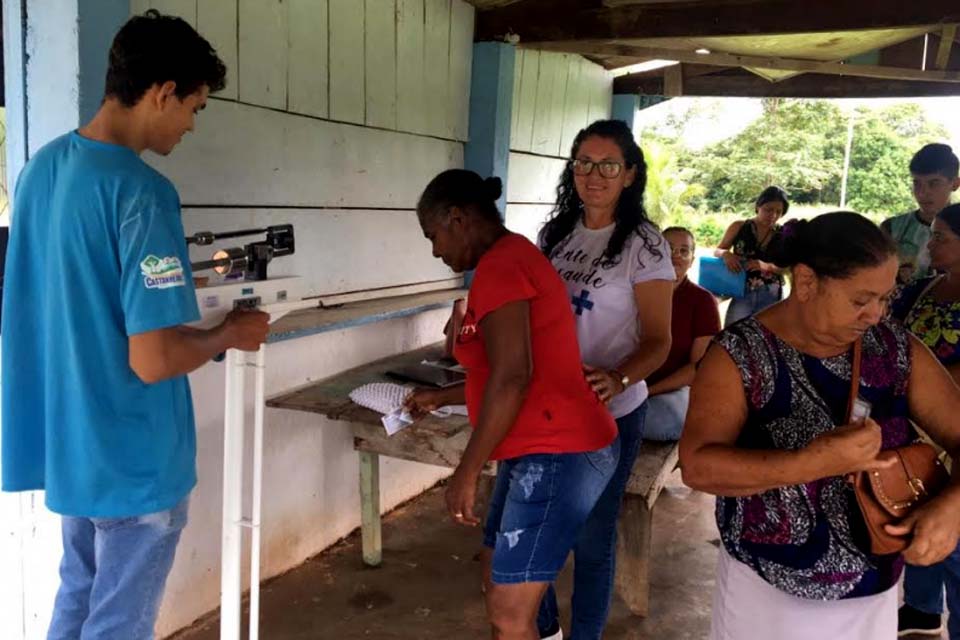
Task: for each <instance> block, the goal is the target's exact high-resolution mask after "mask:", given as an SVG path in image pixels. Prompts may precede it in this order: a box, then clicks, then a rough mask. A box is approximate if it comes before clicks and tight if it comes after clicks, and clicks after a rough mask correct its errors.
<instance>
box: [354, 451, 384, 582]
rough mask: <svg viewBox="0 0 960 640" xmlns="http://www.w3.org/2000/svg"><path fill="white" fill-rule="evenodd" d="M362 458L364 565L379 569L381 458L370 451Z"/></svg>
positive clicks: (363, 453) (381, 557) (381, 556)
mask: <svg viewBox="0 0 960 640" xmlns="http://www.w3.org/2000/svg"><path fill="white" fill-rule="evenodd" d="M357 453H358V454H359V456H360V534H361V537H362V539H363V563H364V564H365V565H367V566H368V567H379V566H380V562H381V561H382V560H383V539H382V537H381V531H380V456H379V455H377V454H376V453H370V452H369V451H359V452H357Z"/></svg>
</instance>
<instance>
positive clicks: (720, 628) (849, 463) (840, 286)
mask: <svg viewBox="0 0 960 640" xmlns="http://www.w3.org/2000/svg"><path fill="white" fill-rule="evenodd" d="M770 255H771V259H772V260H773V261H774V262H775V263H776V264H777V265H779V266H781V267H786V268H789V269H790V270H791V273H792V278H793V280H792V282H793V287H792V291H791V293H790V296H789V297H788V298H787V299H786V300H784V301H782V302H780V303H778V304H775V305H773V306H772V307H769V308H768V309H766V310H764V311H762V312H760V313H759V314H758V315H756V316H754V317H752V318H749V319H747V320H744V321H742V322H739V323H737V324H735V325H733V326H732V327H729V328H728V329H726V330H725V331H723V332H721V333H720V335H718V336H717V338H716V340H715V343H714V345H713V346H712V347H711V348H710V349H709V350H708V352H707V355H706V356H705V358H704V359H703V361H702V363H701V366H700V370H699V371H698V372H697V377H696V379H695V380H694V384H693V388H692V390H691V397H690V408H689V411H688V413H687V422H686V424H685V425H684V429H683V435H682V436H681V439H680V462H681V468H682V470H683V478H684V481H685V482H686V483H687V484H688V485H689V486H691V487H693V488H695V489H700V490H702V491H707V492H709V493H713V494H716V495H717V496H718V498H717V526H718V528H719V530H720V538H721V540H722V542H723V547H722V549H721V550H720V560H719V564H718V568H717V586H716V592H715V597H714V606H713V620H712V626H711V635H710V638H712V639H714V640H760V639H764V640H767V639H769V638H777V639H778V640H810V639H811V638H830V640H893V639H894V638H896V636H897V581H898V579H899V577H900V573H901V571H902V568H903V563H904V561H906V562H910V563H913V564H921V565H930V564H933V563H935V562H939V561H940V560H942V559H943V558H944V557H946V556H947V555H948V554H949V553H950V552H951V551H953V549H954V548H955V547H956V545H957V539H958V535H960V484H957V483H956V482H955V483H953V484H951V485H950V486H949V487H948V488H947V489H945V490H944V491H943V492H942V493H941V494H940V495H939V496H938V497H936V498H934V499H932V500H931V501H930V502H929V503H927V504H926V505H924V506H922V507H920V508H918V509H917V510H916V511H915V512H914V513H913V514H911V516H910V517H908V518H907V519H905V520H904V522H902V523H901V524H900V525H898V526H897V527H892V528H891V529H889V532H890V533H891V534H895V535H904V536H909V537H910V543H909V546H908V547H907V549H906V550H905V551H904V553H903V554H902V555H900V554H891V555H882V556H881V555H876V554H874V553H872V552H871V550H870V543H869V536H868V533H867V530H866V524H865V523H864V520H863V516H862V515H861V513H860V511H859V508H858V507H857V503H856V498H855V496H854V494H853V489H852V487H851V485H850V483H848V482H847V481H846V479H845V476H846V475H847V474H849V473H854V472H857V471H869V470H874V469H878V468H881V467H883V466H886V465H885V463H883V462H882V461H880V460H878V454H879V452H880V451H881V450H886V449H890V448H894V447H899V446H903V445H905V444H908V443H910V442H912V441H913V440H914V439H915V438H916V437H917V434H916V432H915V430H914V428H913V425H912V422H916V423H917V424H919V425H920V426H921V427H922V428H923V429H924V430H926V432H927V433H928V434H929V435H930V436H931V437H932V438H933V439H934V440H935V441H936V442H938V443H939V444H941V445H942V446H943V447H944V448H945V449H947V450H948V451H950V452H951V453H958V452H960V425H957V423H956V419H955V417H956V416H957V415H958V414H960V389H958V388H957V387H956V386H955V385H954V384H953V381H952V380H951V379H950V376H949V375H948V374H947V373H946V371H944V370H943V368H942V367H941V366H940V364H939V363H938V362H937V361H936V359H935V358H934V357H933V356H932V355H931V353H930V351H929V350H928V349H927V348H926V347H925V346H923V344H922V343H921V342H920V341H919V340H917V339H916V338H914V337H912V336H911V335H910V334H908V333H907V332H906V330H904V328H903V327H902V326H900V325H899V324H897V323H894V322H891V321H888V320H886V319H885V315H886V306H887V300H888V298H889V296H890V295H891V293H892V292H893V290H894V286H895V278H896V273H897V258H896V251H895V247H894V245H893V242H892V240H891V239H890V238H889V236H887V235H886V234H884V233H883V232H882V231H881V230H880V229H879V228H878V227H876V226H875V225H874V224H873V223H871V222H870V221H869V220H867V219H866V218H864V217H862V216H860V215H857V214H855V213H846V212H839V213H830V214H826V215H822V216H819V217H817V218H815V219H813V220H811V221H809V222H806V221H794V222H791V223H788V224H787V225H786V226H785V227H784V231H783V233H782V234H781V235H780V238H779V240H777V241H776V242H775V243H774V244H773V245H771V249H770ZM858 340H860V341H862V345H863V347H862V350H863V356H862V370H861V375H860V380H859V387H858V391H857V395H858V396H859V397H860V398H861V399H863V400H866V401H868V402H869V403H870V404H871V405H872V411H871V414H870V417H868V418H866V419H865V420H863V421H858V422H855V423H852V424H844V423H845V421H846V405H847V399H848V396H849V394H850V386H851V375H852V355H851V353H852V351H853V346H854V344H855V343H856V342H857V341H858Z"/></svg>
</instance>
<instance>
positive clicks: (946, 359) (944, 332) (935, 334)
mask: <svg viewBox="0 0 960 640" xmlns="http://www.w3.org/2000/svg"><path fill="white" fill-rule="evenodd" d="M927 249H928V251H929V253H930V266H931V267H932V268H933V269H935V270H936V271H939V272H940V274H939V275H934V276H929V277H926V278H921V279H920V280H917V281H915V282H913V283H911V284H908V285H907V286H906V287H904V288H903V290H902V291H901V292H900V294H899V295H898V296H897V299H896V300H895V301H894V302H893V304H892V305H891V308H890V315H892V316H893V317H894V318H896V319H897V320H900V321H901V322H903V324H904V325H905V326H906V328H907V330H908V331H909V332H910V333H912V334H913V335H915V336H916V337H917V338H919V339H920V341H921V342H923V343H924V344H925V345H927V347H929V348H930V350H931V351H933V354H934V355H935V356H936V357H937V359H938V360H939V361H940V363H941V364H942V365H943V366H944V367H946V369H947V371H948V372H950V375H952V376H953V379H954V380H956V381H958V382H960V205H956V204H955V205H951V206H949V207H947V208H946V209H944V210H943V211H941V212H940V213H939V214H938V215H937V217H936V218H935V219H934V221H933V225H932V226H931V235H930V241H929V242H928V243H927ZM945 585H946V591H947V606H948V607H949V609H950V613H951V615H950V622H949V631H950V638H951V640H960V552H958V551H956V550H955V551H954V552H953V553H952V554H950V556H949V557H948V558H947V559H946V560H944V561H943V562H940V563H938V564H935V565H933V566H930V567H909V566H908V567H907V569H906V571H905V573H904V577H903V600H904V606H903V607H901V608H900V614H899V618H900V620H899V626H900V632H901V633H904V634H905V633H920V634H930V635H937V636H938V637H939V634H940V632H941V631H942V629H943V621H942V619H941V617H942V614H943V591H944V586H945Z"/></svg>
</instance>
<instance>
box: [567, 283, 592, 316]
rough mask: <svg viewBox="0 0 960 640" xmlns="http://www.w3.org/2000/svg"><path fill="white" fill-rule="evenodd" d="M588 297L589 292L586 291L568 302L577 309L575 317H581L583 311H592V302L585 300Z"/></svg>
mask: <svg viewBox="0 0 960 640" xmlns="http://www.w3.org/2000/svg"><path fill="white" fill-rule="evenodd" d="M589 297H590V292H589V291H587V290H586V289H584V290H582V291H581V292H580V295H579V296H577V297H575V298H570V301H571V302H572V303H573V306H575V307H576V308H577V315H578V316H582V315H583V311H584V309H586V310H587V311H590V310H591V309H593V302H592V301H590V300H587V298H589Z"/></svg>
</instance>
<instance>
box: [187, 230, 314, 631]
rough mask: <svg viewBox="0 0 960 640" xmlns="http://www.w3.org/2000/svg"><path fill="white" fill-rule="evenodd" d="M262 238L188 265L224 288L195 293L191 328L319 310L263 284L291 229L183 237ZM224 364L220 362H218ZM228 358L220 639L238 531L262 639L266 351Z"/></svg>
mask: <svg viewBox="0 0 960 640" xmlns="http://www.w3.org/2000/svg"><path fill="white" fill-rule="evenodd" d="M260 234H264V235H265V239H263V240H259V241H256V242H250V243H248V244H246V245H244V247H243V248H240V247H231V248H227V249H221V250H219V251H217V252H216V253H214V255H213V258H212V259H210V260H205V261H200V262H194V263H191V265H190V266H191V268H192V269H193V271H194V272H197V271H207V270H213V271H214V272H215V273H217V274H218V275H219V276H221V277H223V282H221V283H218V284H214V285H211V286H201V287H198V288H197V302H198V304H199V306H200V313H201V320H200V321H199V322H197V323H196V324H195V325H194V326H197V327H200V328H210V327H213V326H216V325H219V324H220V323H221V322H223V320H224V318H225V317H226V315H227V314H228V313H229V312H230V311H231V310H233V309H235V308H246V309H259V310H260V311H264V312H266V313H269V314H270V322H271V324H272V323H273V322H276V321H277V320H279V319H280V318H281V317H283V316H284V315H286V314H288V313H290V312H292V311H299V310H301V309H313V308H317V307H320V306H321V302H320V300H318V299H313V300H301V299H299V298H298V297H295V296H293V295H291V292H294V293H295V294H297V293H300V292H301V291H302V290H301V287H302V284H301V280H300V278H297V277H282V278H269V277H267V265H268V264H269V263H270V262H271V261H272V260H273V259H274V258H279V257H283V256H289V255H291V254H293V252H294V237H293V225H289V224H283V225H275V226H270V227H266V228H263V229H241V230H238V231H228V232H221V233H211V232H209V231H203V232H200V233H196V234H194V235H192V236H189V237H188V238H186V241H187V244H188V245H190V244H194V245H197V246H210V245H212V244H213V243H214V242H217V241H221V240H228V239H233V238H241V237H246V236H253V235H260ZM219 359H221V358H218V360H219ZM225 359H226V394H225V396H226V399H225V402H224V419H223V521H222V523H223V524H222V548H221V570H220V571H221V573H220V638H221V640H239V639H240V630H241V608H240V604H241V596H242V593H243V578H242V575H241V572H242V570H241V565H242V554H243V530H244V529H250V625H249V629H250V635H249V637H250V638H251V640H256V638H258V637H259V633H260V514H261V509H260V507H261V495H262V486H263V410H264V406H265V405H264V401H265V397H264V379H265V371H266V345H261V346H260V349H259V350H258V351H257V352H256V353H253V352H246V351H239V350H237V349H230V350H228V351H227V352H226V354H225ZM248 368H253V370H254V378H255V379H254V388H255V392H254V405H253V412H254V413H253V416H254V417H253V470H252V474H253V482H252V491H251V494H252V495H251V496H250V516H249V517H244V515H243V502H244V500H243V460H244V457H245V456H244V439H245V438H244V435H245V434H244V429H245V424H244V420H245V414H246V412H245V403H244V400H245V398H244V390H245V386H246V373H247V369H248Z"/></svg>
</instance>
